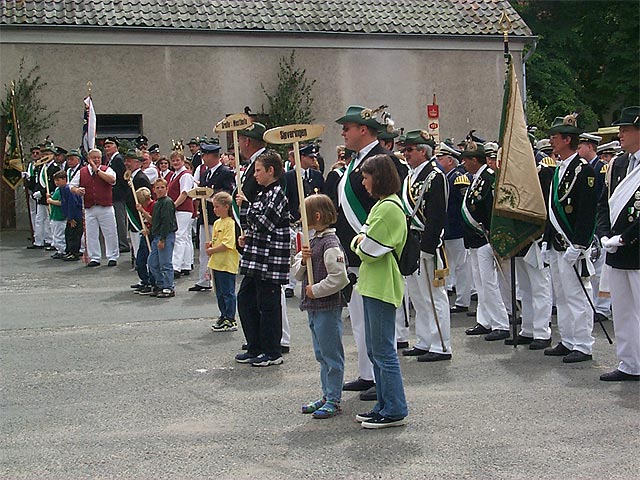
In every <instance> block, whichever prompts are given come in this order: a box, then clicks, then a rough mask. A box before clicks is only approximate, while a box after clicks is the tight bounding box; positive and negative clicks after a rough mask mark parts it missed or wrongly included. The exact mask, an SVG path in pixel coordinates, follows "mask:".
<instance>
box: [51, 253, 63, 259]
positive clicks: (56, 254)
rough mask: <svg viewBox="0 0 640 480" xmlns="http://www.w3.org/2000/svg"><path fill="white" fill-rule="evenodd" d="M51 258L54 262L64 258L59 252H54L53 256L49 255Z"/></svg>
mask: <svg viewBox="0 0 640 480" xmlns="http://www.w3.org/2000/svg"><path fill="white" fill-rule="evenodd" d="M51 258H53V259H54V260H60V259H61V258H64V255H63V254H61V253H60V252H56V253H54V254H53V255H51Z"/></svg>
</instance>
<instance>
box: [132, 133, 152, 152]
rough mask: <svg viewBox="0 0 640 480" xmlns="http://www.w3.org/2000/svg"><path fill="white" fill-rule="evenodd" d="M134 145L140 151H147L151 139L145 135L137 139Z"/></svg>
mask: <svg viewBox="0 0 640 480" xmlns="http://www.w3.org/2000/svg"><path fill="white" fill-rule="evenodd" d="M134 143H135V144H136V147H137V148H138V150H147V147H148V146H149V139H148V138H147V137H145V136H144V135H140V136H138V137H136V139H135V140H134Z"/></svg>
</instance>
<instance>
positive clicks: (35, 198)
mask: <svg viewBox="0 0 640 480" xmlns="http://www.w3.org/2000/svg"><path fill="white" fill-rule="evenodd" d="M31 196H32V197H33V198H34V200H40V199H41V198H42V193H40V192H35V193H34V194H33V195H31Z"/></svg>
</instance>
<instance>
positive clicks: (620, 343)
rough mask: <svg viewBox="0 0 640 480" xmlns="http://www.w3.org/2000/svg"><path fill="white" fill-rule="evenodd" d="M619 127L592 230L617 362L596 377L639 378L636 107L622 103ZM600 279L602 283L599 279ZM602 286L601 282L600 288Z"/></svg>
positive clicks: (639, 144) (639, 113)
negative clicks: (617, 150)
mask: <svg viewBox="0 0 640 480" xmlns="http://www.w3.org/2000/svg"><path fill="white" fill-rule="evenodd" d="M613 125H619V126H620V134H619V136H620V145H621V146H622V149H623V150H624V152H625V153H624V154H622V155H620V156H618V157H616V158H615V159H614V160H613V161H612V163H611V165H610V166H609V170H608V172H607V178H608V180H609V182H608V183H609V185H608V188H605V190H604V191H603V195H602V197H601V198H600V202H599V205H598V233H599V234H600V235H602V238H601V242H602V247H603V248H604V249H605V251H606V252H607V253H606V258H605V262H606V264H607V266H608V267H609V268H610V270H609V285H608V287H609V288H608V289H607V290H608V291H610V292H611V304H612V306H613V322H614V325H615V329H616V356H617V357H618V362H619V363H618V367H617V368H616V369H615V370H613V371H612V372H609V373H605V374H603V375H601V376H600V380H602V381H605V382H620V381H635V382H637V381H639V380H640V106H635V107H628V108H624V109H623V110H622V112H621V113H620V118H619V119H618V120H617V121H616V122H614V123H613ZM603 283H604V282H603ZM603 287H604V285H601V289H603Z"/></svg>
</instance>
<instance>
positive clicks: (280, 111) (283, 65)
mask: <svg viewBox="0 0 640 480" xmlns="http://www.w3.org/2000/svg"><path fill="white" fill-rule="evenodd" d="M295 55H296V52H295V50H292V51H291V55H290V56H289V58H288V59H287V58H286V57H282V58H281V59H280V63H279V66H280V71H279V72H278V87H277V88H276V91H275V93H274V94H273V95H271V94H269V93H268V92H267V91H266V90H265V88H264V85H262V84H261V85H260V86H261V87H262V91H263V92H264V94H265V95H266V97H267V100H268V101H269V112H268V114H269V118H268V120H267V125H266V127H267V128H274V127H281V126H284V125H291V124H294V123H311V122H313V120H314V117H313V113H312V110H313V101H314V99H313V96H312V94H311V88H312V87H313V85H314V84H315V83H316V81H315V80H311V81H308V80H307V77H306V71H305V70H304V69H302V68H296V65H295V63H296V58H295Z"/></svg>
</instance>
